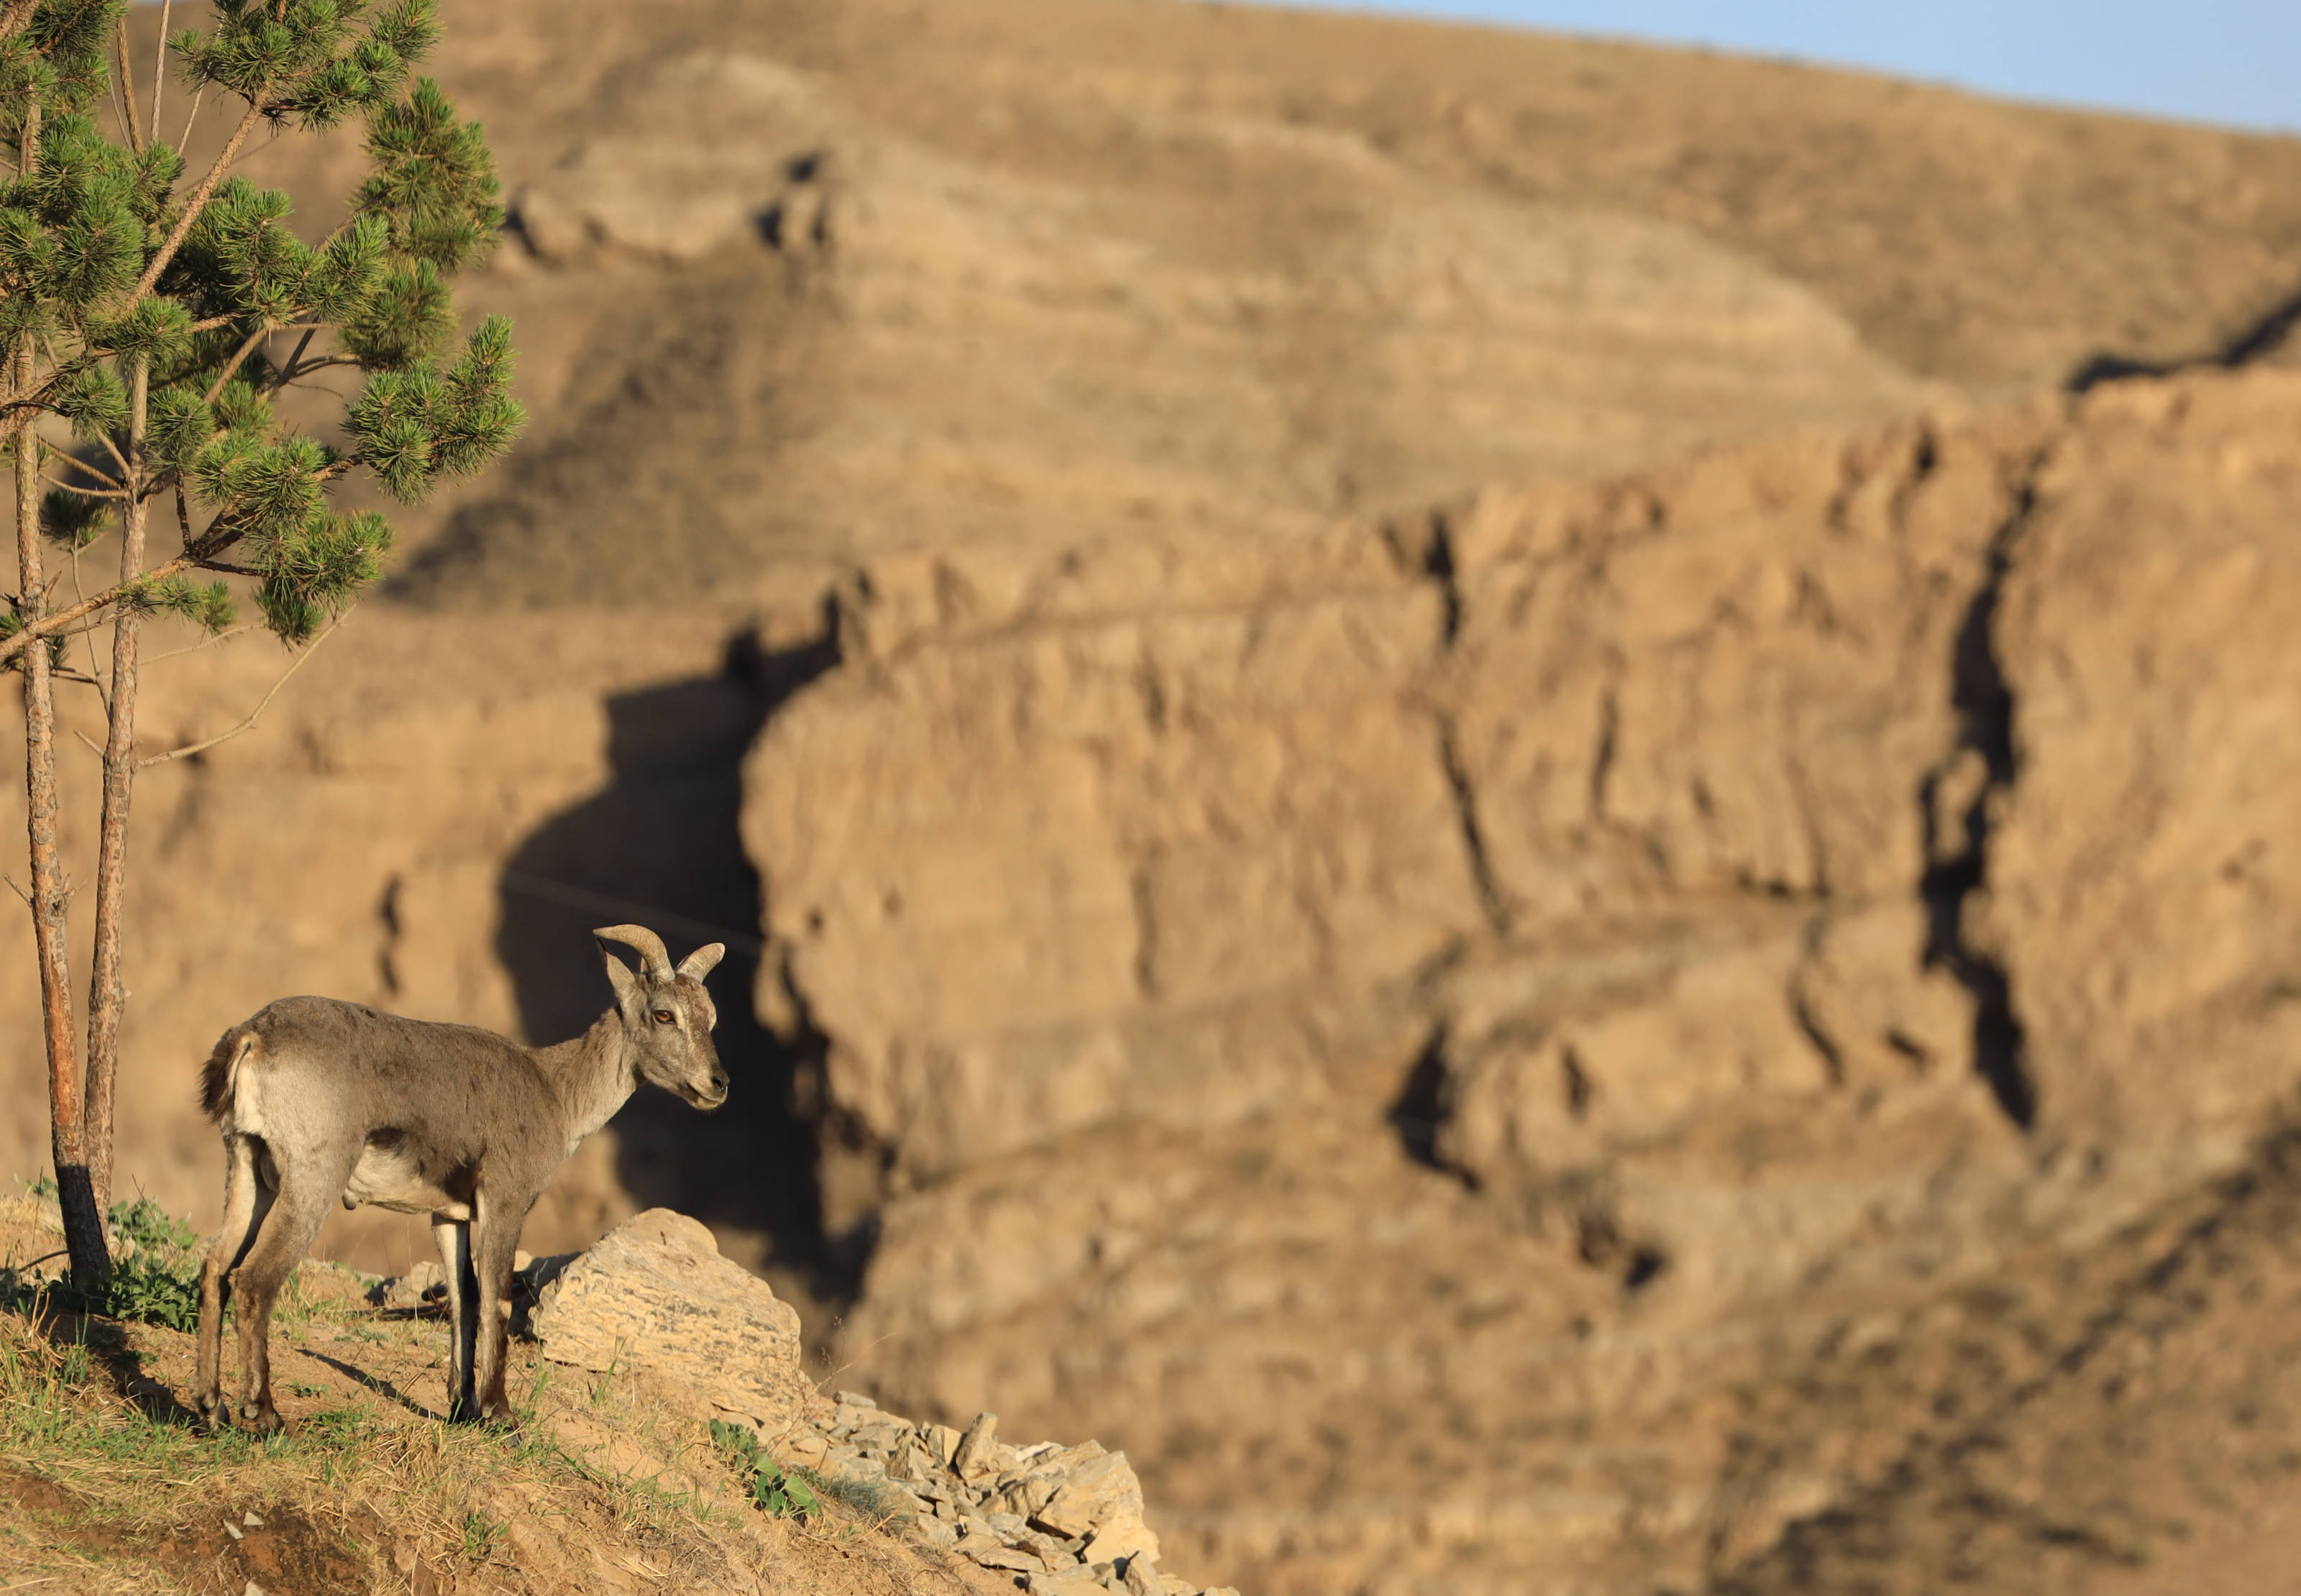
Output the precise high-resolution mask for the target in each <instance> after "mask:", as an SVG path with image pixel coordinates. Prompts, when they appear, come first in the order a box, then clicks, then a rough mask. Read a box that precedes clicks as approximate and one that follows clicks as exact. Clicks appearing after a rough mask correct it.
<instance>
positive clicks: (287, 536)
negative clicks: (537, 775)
mask: <svg viewBox="0 0 2301 1596" xmlns="http://www.w3.org/2000/svg"><path fill="white" fill-rule="evenodd" d="M162 26H163V31H164V29H165V26H166V22H165V19H164V15H163V23H162ZM438 38H439V21H438V18H437V15H436V6H435V5H434V4H433V0H215V4H214V6H213V17H212V24H211V27H210V29H209V30H208V31H207V32H206V33H205V35H203V34H200V33H197V32H195V31H184V32H180V33H178V34H176V35H174V36H173V37H172V38H169V39H168V40H167V42H166V53H167V54H172V56H173V57H174V61H175V63H176V72H175V76H176V77H177V78H178V79H180V82H181V84H182V86H183V88H185V89H188V90H189V91H190V93H191V95H192V101H191V109H190V112H189V114H188V118H187V120H186V122H185V125H184V131H183V133H182V135H181V136H180V137H179V138H178V139H177V141H176V143H175V144H173V145H171V144H170V143H168V142H167V141H166V140H165V139H163V138H162V137H161V136H160V119H161V115H162V113H163V108H164V106H165V95H164V92H163V90H164V88H165V82H164V80H163V81H155V83H154V84H153V85H152V86H151V90H150V92H151V102H150V113H149V116H148V118H147V116H146V114H145V113H144V106H143V104H142V103H141V96H139V95H138V90H137V87H136V81H135V77H134V74H133V72H132V71H131V70H130V61H129V49H128V26H127V18H126V12H125V9H124V0H0V169H4V167H5V165H6V164H7V160H8V158H13V163H14V171H13V175H12V176H7V177H5V178H4V179H0V353H4V369H0V396H4V400H0V441H4V446H5V449H6V453H7V455H8V456H9V457H10V458H11V459H12V461H13V466H14V470H15V489H16V493H15V502H16V553H17V561H18V565H19V586H18V589H17V591H16V592H15V593H13V595H9V596H8V601H7V602H8V608H9V613H8V614H4V615H0V666H4V667H5V668H8V669H13V670H16V671H19V672H21V675H22V678H23V688H24V724H25V790H26V795H27V798H28V799H29V819H28V825H27V831H28V838H29V851H30V888H29V891H28V892H27V893H26V894H25V896H26V898H27V899H28V901H29V905H30V907H31V911H32V923H33V928H34V932H35V935H36V938H37V942H38V957H39V967H40V998H41V1008H42V1017H43V1030H44V1032H45V1040H46V1047H47V1057H48V1083H49V1107H50V1114H51V1122H52V1126H53V1131H54V1156H55V1167H56V1182H57V1186H58V1188H59V1190H60V1192H61V1194H62V1197H63V1209H64V1220H65V1239H66V1242H67V1245H68V1247H69V1249H70V1253H71V1268H72V1274H73V1277H74V1279H75V1281H76V1282H77V1283H79V1284H80V1285H81V1286H82V1287H83V1289H86V1290H91V1291H100V1290H101V1289H102V1288H103V1285H104V1283H105V1281H106V1280H107V1278H108V1276H109V1273H110V1268H111V1262H110V1258H109V1256H108V1251H107V1249H106V1246H105V1235H104V1228H103V1222H102V1214H103V1212H104V1209H105V1205H106V1203H107V1202H108V1200H109V1198H110V1187H111V1168H112V1129H113V1103H112V1099H113V1076H114V1073H115V1069H116V1066H117V1063H118V1049H119V1039H120V1022H121V1005H122V999H123V993H124V989H123V988H122V985H121V967H120V948H121V907H122V901H123V899H122V893H123V890H124V887H125V884H126V880H127V845H128V812H129V798H130V788H131V784H132V782H133V780H134V776H135V773H136V771H137V769H138V766H139V765H149V764H152V763H155V761H156V760H159V759H166V758H169V757H172V755H170V754H161V755H157V756H145V757H139V756H138V752H137V749H136V742H135V733H136V693H137V685H138V641H139V637H140V633H141V630H142V625H143V622H144V620H145V618H146V617H147V616H150V615H155V614H168V615H174V616H178V617H180V618H182V619H184V620H186V621H188V622H190V623H193V624H194V625H197V626H199V627H202V628H205V629H206V630H207V631H211V632H218V633H221V632H223V631H226V630H228V629H230V628H231V627H232V626H233V624H234V617H235V613H236V609H237V605H238V602H239V601H241V600H244V599H245V600H252V602H253V604H254V607H255V613H256V616H257V621H258V625H260V628H261V629H262V630H266V631H270V632H272V634H274V635H275V636H277V637H278V638H279V639H280V640H281V641H282V643H284V644H286V645H288V646H289V648H300V649H308V648H310V647H311V646H312V644H313V643H314V640H315V639H317V638H319V637H321V636H322V635H324V633H323V631H322V629H323V628H325V627H327V626H329V625H330V624H331V621H332V620H333V619H334V618H337V617H340V616H341V614H343V613H344V611H345V609H346V608H347V606H349V605H350V604H351V603H352V601H353V600H354V598H355V597H356V595H357V594H358V593H359V592H360V590H361V589H362V588H363V587H364V585H365V584H367V583H368V582H370V581H373V580H374V579H375V577H376V576H377V575H378V574H379V572H380V571H381V564H382V561H383V559H384V556H385V555H386V553H387V552H388V551H389V548H390V547H391V536H392V534H391V527H390V524H389V522H388V521H387V520H386V519H385V518H384V517H383V516H381V515H379V514H372V513H365V512H363V513H356V514H346V513H342V512H339V511H337V510H335V509H333V508H332V507H331V492H332V491H333V489H334V488H335V485H336V484H337V483H339V481H341V480H343V479H344V477H345V476H346V475H347V473H349V472H352V471H354V470H355V469H358V470H364V471H366V472H369V473H370V474H372V476H373V478H374V479H375V480H376V481H377V482H378V483H380V484H381V486H382V488H383V489H384V490H385V492H386V493H388V494H389V496H390V497H392V498H394V499H396V500H397V501H398V502H400V503H403V504H407V503H414V502H415V501H417V500H419V499H421V498H422V497H423V496H424V495H425V493H426V492H427V491H428V490H429V489H431V487H432V486H433V485H434V484H435V483H437V482H438V481H439V480H440V479H441V478H443V477H460V476H467V475H469V474H471V473H472V472H476V471H478V470H480V469H481V467H482V466H484V465H486V464H488V462H489V461H490V460H491V459H493V458H494V457H495V456H496V455H498V454H499V453H501V452H502V450H503V449H504V448H505V447H506V446H507V445H508V444H509V443H510V442H511V440H512V439H513V437H514V436H515V434H516V433H517V432H518V430H519V429H520V427H521V424H522V422H523V416H522V414H521V413H520V410H519V407H518V406H517V405H515V403H514V402H513V401H512V399H511V398H510V397H509V394H508V392H507V388H508V384H509V380H510V375H511V359H512V355H511V341H510V327H509V324H508V323H507V322H505V321H504V320H503V319H502V318H500V317H489V318H488V319H487V320H485V321H483V322H481V323H480V324H479V326H478V328H477V329H476V330H474V331H473V332H472V333H471V334H470V335H469V337H467V338H463V339H461V340H458V339H457V338H456V330H457V327H458V322H457V319H456V311H455V306H454V304H453V301H452V299H451V297H450V294H449V288H448V284H449V280H450V279H451V278H452V277H453V276H454V275H455V274H456V272H458V271H459V270H461V269H463V268H464V267H466V266H469V265H471V264H472V263H474V262H475V261H477V260H478V259H480V258H481V255H483V254H484V253H485V252H486V251H487V249H488V248H489V247H490V246H491V244H492V243H493V241H494V239H495V237H496V235H497V231H498V228H499V226H500V223H501V221H502V213H501V211H500V209H499V208H498V204H497V197H496V196H497V185H496V177H495V169H494V161H493V157H492V156H491V155H489V151H488V147H487V143H486V141H485V139H484V138H482V136H481V130H480V129H479V127H478V126H477V124H475V123H469V122H460V121H457V120H456V111H455V107H454V106H453V105H452V104H449V103H448V99H447V97H446V96H444V95H442V94H441V93H440V91H439V87H438V85H436V84H435V83H433V82H432V81H431V80H430V79H418V78H415V77H414V75H413V74H414V67H415V66H416V65H417V64H418V63H421V62H422V61H423V58H424V57H425V56H426V55H427V54H430V53H431V49H432V47H433V46H434V45H435V44H436V43H437V41H438ZM203 107H206V108H207V109H208V110H209V111H210V113H211V114H213V113H216V110H217V108H219V107H220V108H221V109H222V114H225V115H228V116H231V117H233V118H234V121H233V125H232V127H231V130H230V134H229V136H228V137H227V138H225V140H224V144H223V147H222V153H221V154H219V155H217V156H216V157H215V158H214V160H213V162H212V163H210V164H209V165H208V166H207V169H206V171H205V173H204V174H203V175H201V176H200V177H199V178H198V179H197V180H196V181H193V182H191V183H190V185H189V187H186V186H185V179H186V176H187V168H186V164H185V160H184V157H183V155H182V153H181V151H182V149H183V147H184V145H185V143H186V141H187V140H188V138H190V134H191V130H192V128H193V126H194V125H195V122H196V121H197V118H198V116H199V115H200V114H201V112H202V109H203ZM353 119H360V120H361V121H364V125H365V129H366V150H367V155H368V157H369V161H370V171H369V172H368V175H367V177H366V178H365V180H364V181H363V182H362V183H361V184H360V186H359V188H357V190H356V192H355V193H354V194H353V195H352V196H351V197H350V204H349V205H348V212H349V214H348V215H347V218H346V220H345V221H343V222H342V224H341V225H339V227H337V228H336V229H335V230H333V231H332V232H331V233H330V234H328V235H327V236H326V237H325V238H322V239H321V240H320V241H319V242H318V243H316V244H307V243H305V241H304V240H303V238H301V237H299V236H298V234H297V231H296V230H295V229H294V228H293V226H292V225H291V207H290V203H289V196H287V195H286V194H284V193H280V192H276V191H273V190H269V189H264V188H258V187H256V186H255V184H253V183H251V182H249V181H248V180H247V179H245V178H243V177H238V176H235V175H231V167H232V165H233V163H234V160H235V158H236V157H237V156H238V155H239V153H240V151H241V149H242V147H243V146H245V145H246V143H247V139H248V137H249V135H250V134H251V133H253V132H254V131H255V130H256V128H257V125H258V124H259V123H264V124H268V126H269V128H270V130H272V132H274V133H278V132H280V131H284V130H288V129H305V130H324V129H328V128H332V127H335V126H337V125H339V124H340V123H344V122H347V121H351V120H353ZM107 120H108V121H109V123H110V131H107V130H106V122H107ZM283 351H284V358H282V353H283ZM339 368H351V369H354V370H356V371H357V372H360V373H361V374H362V375H363V376H364V381H363V383H362V385H361V387H360V389H359V391H358V393H357V395H356V397H354V398H353V399H352V400H351V401H350V402H349V403H348V405H346V407H345V409H344V412H343V414H342V420H341V433H342V443H341V444H340V446H339V445H333V444H331V443H328V442H325V441H322V439H317V438H314V437H312V436H309V435H307V434H305V433H301V432H298V431H297V430H294V429H292V428H290V427H289V426H288V425H287V424H285V423H284V422H281V421H280V419H278V418H277V417H276V416H275V414H274V413H273V411H274V404H275V401H277V400H278V398H279V397H280V395H281V394H282V393H283V392H284V391H285V390H287V389H292V388H295V387H297V385H298V384H299V383H302V382H305V381H306V380H308V379H310V378H311V377H312V376H313V375H314V373H317V372H322V371H331V370H335V369H339ZM66 434H68V435H69V437H70V439H71V440H74V443H75V444H76V447H60V440H61V439H63V437H64V436H65V435H66ZM155 504H157V505H159V506H162V510H161V515H162V521H163V526H162V528H161V529H160V531H158V533H157V534H156V535H155V533H154V530H153V529H152V527H151V526H150V524H149V523H150V519H151V512H152V507H153V506H154V505H155ZM170 512H172V522H173V524H172V526H170V525H168V524H166V523H167V522H168V520H169V518H170ZM114 533H116V534H117V537H118V539H119V555H120V565H119V572H120V573H119V579H118V581H116V582H114V583H113V584H112V585H111V586H109V587H106V588H105V589H104V590H102V591H101V592H98V593H96V595H94V596H93V597H88V598H84V599H79V600H77V601H75V602H73V603H71V604H69V605H64V604H52V602H51V599H52V596H53V594H54V588H55V585H56V577H57V575H60V574H62V572H63V571H64V570H66V569H68V568H69V567H70V564H71V561H70V558H69V557H67V558H65V559H63V560H60V561H59V562H58V564H57V571H56V572H54V573H49V572H47V571H46V564H45V561H46V555H47V552H48V547H50V546H53V547H55V548H56V549H58V550H60V551H62V552H63V555H65V556H77V555H79V553H80V552H81V551H82V550H85V549H88V547H91V546H92V545H93V544H95V543H96V541H97V540H99V539H102V538H105V537H106V536H110V535H113V534H114ZM155 542H156V543H157V544H159V545H160V546H161V549H162V550H163V553H162V554H160V555H158V556H155V552H154V550H153V549H152V548H151V547H150V546H151V545H152V544H154V543H155ZM102 627H109V629H110V631H111V655H112V657H111V681H110V684H109V689H108V690H107V689H106V687H105V684H104V683H103V682H102V681H100V680H99V679H98V678H97V677H96V674H95V671H94V663H93V659H92V658H91V661H90V669H89V671H88V672H87V673H75V672H73V671H71V670H70V669H69V668H68V667H67V666H66V664H65V654H64V648H65V645H66V644H67V642H68V641H69V640H70V639H72V638H74V637H76V636H79V635H80V634H82V633H85V632H89V631H95V630H96V629H98V628H102ZM248 630H255V627H251V628H249V629H248ZM92 641H93V639H91V644H92ZM302 657H303V656H302V655H300V654H299V655H298V656H297V659H298V660H300V659H301V658H302ZM293 668H294V667H293V665H292V664H291V665H290V666H289V669H290V670H292V669H293ZM58 681H66V682H69V683H79V684H84V685H86V686H88V688H90V689H92V690H94V691H95V692H96V693H97V694H98V695H100V697H101V698H102V700H103V703H104V707H105V714H106V715H107V718H108V725H109V735H108V737H107V739H106V740H105V748H104V781H103V797H102V804H103V809H102V820H101V825H100V829H99V832H98V839H99V840H98V849H99V851H98V856H97V866H96V913H95V935H94V945H93V951H92V961H91V962H92V970H91V976H90V981H89V986H88V1031H87V1046H86V1049H85V1053H84V1056H83V1054H82V1052H81V1049H79V1048H78V1047H77V1046H76V1041H77V1039H76V1037H75V1033H74V1015H73V1006H72V999H71V991H70V989H69V986H68V982H69V978H70V967H69V963H68V960H67V957H66V945H65V910H66V907H67V906H68V904H69V902H70V899H71V887H70V886H69V885H68V884H67V883H66V882H65V881H64V879H63V873H62V869H61V866H60V864H59V861H58V857H57V842H56V815H57V803H58V798H57V791H56V770H55V764H56V761H55V706H54V689H55V684H56V682H58ZM251 721H252V717H251ZM245 724H247V723H243V725H245ZM185 751H187V750H181V749H180V750H176V751H175V752H177V753H182V752H185Z"/></svg>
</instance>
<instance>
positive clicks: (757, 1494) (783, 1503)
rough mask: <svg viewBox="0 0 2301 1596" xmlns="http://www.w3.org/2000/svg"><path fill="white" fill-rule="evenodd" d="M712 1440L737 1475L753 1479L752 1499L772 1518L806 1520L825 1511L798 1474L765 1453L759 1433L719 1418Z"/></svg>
mask: <svg viewBox="0 0 2301 1596" xmlns="http://www.w3.org/2000/svg"><path fill="white" fill-rule="evenodd" d="M711 1440H712V1441H713V1443H714V1444H715V1445H716V1446H717V1447H718V1449H719V1450H720V1453H721V1455H722V1456H724V1458H726V1459H727V1460H728V1462H729V1463H730V1464H732V1466H734V1469H735V1472H736V1474H737V1475H744V1476H748V1477H749V1480H750V1484H751V1500H752V1502H753V1504H754V1505H756V1506H757V1508H758V1509H759V1511H760V1512H762V1513H765V1514H766V1516H767V1517H770V1518H799V1519H804V1518H806V1517H807V1516H808V1515H810V1514H813V1513H816V1512H820V1511H821V1510H822V1508H823V1501H822V1499H821V1498H820V1497H818V1496H817V1495H816V1493H815V1492H814V1491H813V1490H811V1489H809V1487H808V1485H807V1482H806V1481H805V1480H802V1479H800V1478H799V1475H798V1474H796V1473H786V1472H785V1471H784V1469H783V1466H782V1464H780V1463H778V1462H776V1461H775V1460H774V1458H773V1457H772V1456H770V1455H769V1454H768V1453H767V1452H766V1451H764V1450H761V1448H760V1446H759V1437H758V1433H757V1432H756V1431H754V1430H751V1429H749V1427H747V1426H745V1425H731V1424H728V1423H727V1422H726V1421H725V1420H724V1419H713V1420H712V1421H711ZM809 1477H813V1476H809Z"/></svg>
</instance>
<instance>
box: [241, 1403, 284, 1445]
mask: <svg viewBox="0 0 2301 1596" xmlns="http://www.w3.org/2000/svg"><path fill="white" fill-rule="evenodd" d="M243 1411H245V1409H244V1408H243ZM247 1427H248V1428H249V1429H250V1430H252V1431H254V1432H255V1433H256V1434H258V1435H263V1436H267V1437H268V1436H272V1435H279V1434H283V1433H286V1431H287V1429H288V1424H287V1421H286V1420H285V1419H282V1418H281V1417H280V1415H279V1412H278V1411H277V1410H276V1409H275V1408H273V1407H272V1404H271V1403H269V1402H266V1403H264V1406H262V1407H261V1408H257V1409H256V1410H255V1412H254V1413H253V1414H249V1415H248V1416H247Z"/></svg>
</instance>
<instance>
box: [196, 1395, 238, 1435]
mask: <svg viewBox="0 0 2301 1596" xmlns="http://www.w3.org/2000/svg"><path fill="white" fill-rule="evenodd" d="M192 1412H193V1413H194V1415H195V1416H197V1422H198V1424H199V1426H200V1428H201V1429H203V1430H221V1429H223V1428H225V1427H226V1426H228V1425H230V1423H231V1404H230V1403H229V1402H227V1401H225V1400H223V1398H222V1395H220V1394H219V1393H217V1392H215V1391H208V1392H206V1393H205V1394H204V1395H201V1396H198V1397H195V1398H194V1399H193V1400H192Z"/></svg>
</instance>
